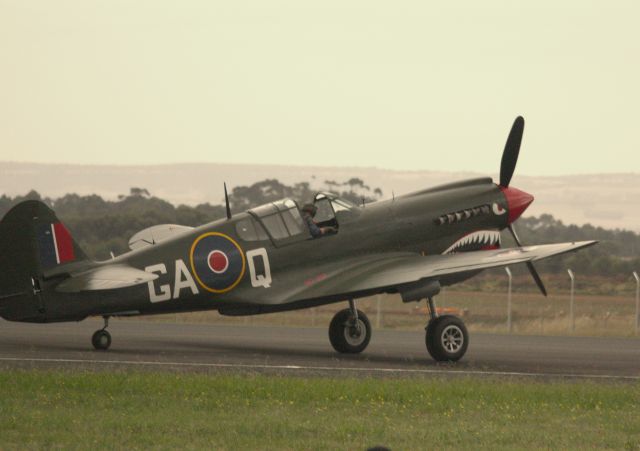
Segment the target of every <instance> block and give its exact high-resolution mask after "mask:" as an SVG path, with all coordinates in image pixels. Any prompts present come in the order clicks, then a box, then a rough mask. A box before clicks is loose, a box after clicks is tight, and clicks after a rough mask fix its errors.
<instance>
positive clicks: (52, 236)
mask: <svg viewBox="0 0 640 451" xmlns="http://www.w3.org/2000/svg"><path fill="white" fill-rule="evenodd" d="M86 260H87V256H86V255H85V253H84V252H83V251H82V249H80V247H79V246H78V244H77V243H76V242H75V240H74V239H73V238H72V237H71V234H70V233H69V231H68V230H67V228H66V227H65V226H64V224H62V222H61V221H60V220H59V219H58V218H57V217H56V215H55V213H54V212H53V210H51V209H50V208H49V207H48V206H47V205H45V204H44V203H42V202H40V201H36V200H28V201H25V202H21V203H19V204H18V205H16V206H14V207H13V208H12V209H11V210H9V212H8V213H7V214H6V215H5V216H4V218H2V220H1V221H0V316H2V317H4V318H6V319H11V320H22V321H44V320H45V318H46V299H45V293H44V291H45V289H46V279H47V278H49V277H52V276H55V275H56V274H64V273H65V272H66V271H67V270H68V269H70V268H71V267H73V266H78V265H79V264H81V263H82V262H84V261H86Z"/></svg>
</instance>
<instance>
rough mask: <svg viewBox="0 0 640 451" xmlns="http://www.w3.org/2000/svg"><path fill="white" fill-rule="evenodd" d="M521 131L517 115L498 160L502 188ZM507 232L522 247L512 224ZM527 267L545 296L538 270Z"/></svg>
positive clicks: (513, 165)
mask: <svg viewBox="0 0 640 451" xmlns="http://www.w3.org/2000/svg"><path fill="white" fill-rule="evenodd" d="M523 132H524V118H523V117H522V116H518V117H517V118H516V120H515V121H513V125H512V126H511V131H510V132H509V137H508V138H507V142H506V144H505V145H504V152H502V161H501V162H500V186H501V187H503V188H508V187H509V183H511V178H512V177H513V173H514V172H515V170H516V163H517V162H518V155H519V154H520V144H521V143H522V134H523ZM509 232H511V236H513V239H514V241H515V242H516V244H517V245H518V246H520V247H522V243H521V242H520V239H519V238H518V235H517V234H516V230H515V229H514V227H513V224H509ZM527 268H528V269H529V272H530V273H531V276H532V277H533V280H534V281H535V283H536V285H537V286H538V288H539V289H540V292H542V294H543V295H545V296H546V295H547V289H546V288H545V287H544V284H543V283H542V279H540V275H539V274H538V271H536V268H535V266H533V263H532V262H527Z"/></svg>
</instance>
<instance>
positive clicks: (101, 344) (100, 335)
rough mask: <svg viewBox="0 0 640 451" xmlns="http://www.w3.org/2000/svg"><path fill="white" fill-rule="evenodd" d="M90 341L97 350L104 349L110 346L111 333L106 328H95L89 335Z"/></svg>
mask: <svg viewBox="0 0 640 451" xmlns="http://www.w3.org/2000/svg"><path fill="white" fill-rule="evenodd" d="M91 343H92V344H93V347H94V348H96V349H97V350H98V351H106V350H107V349H109V346H111V334H110V333H109V332H107V331H106V330H102V329H100V330H96V331H95V332H94V334H93V337H91Z"/></svg>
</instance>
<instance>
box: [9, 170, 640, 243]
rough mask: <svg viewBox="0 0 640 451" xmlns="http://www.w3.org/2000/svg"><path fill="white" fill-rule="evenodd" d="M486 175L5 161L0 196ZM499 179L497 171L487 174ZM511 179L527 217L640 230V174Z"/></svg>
mask: <svg viewBox="0 0 640 451" xmlns="http://www.w3.org/2000/svg"><path fill="white" fill-rule="evenodd" d="M483 175H487V174H477V173H471V172H467V173H464V172H459V173H447V172H431V171H393V170H387V169H379V168H355V167H320V166H317V167H314V166H309V167H300V166H275V165H273V166H270V165H241V164H211V163H202V164H195V163H189V164H176V165H148V166H85V165H69V164H60V165H58V164H32V163H13V162H0V194H7V195H9V196H15V195H19V194H25V193H27V192H28V191H30V190H32V189H34V190H36V191H38V192H39V193H41V194H42V195H44V196H49V197H60V196H62V195H64V194H66V193H78V194H98V195H100V196H102V197H104V198H106V199H116V198H117V197H118V195H121V194H127V193H129V189H130V188H131V187H133V186H136V187H142V188H146V189H147V190H148V191H149V192H151V193H152V194H153V195H155V196H158V197H160V198H162V199H166V200H168V201H170V202H171V203H174V204H187V205H195V204H198V203H203V202H210V203H212V204H218V203H220V202H221V201H222V198H223V194H222V182H223V181H226V182H227V184H228V185H230V186H237V185H250V184H252V183H254V182H256V181H259V180H263V179H265V178H275V179H278V180H280V181H281V182H283V183H285V184H289V185H291V184H294V183H296V182H303V181H307V182H310V183H311V186H312V187H314V188H317V189H326V188H327V185H326V184H325V181H327V180H328V181H337V182H344V181H346V180H348V179H350V178H352V177H359V178H361V179H363V180H364V181H365V182H366V183H367V184H369V185H371V186H372V187H380V188H381V189H382V191H383V198H388V197H391V195H392V193H395V194H396V195H400V194H404V193H408V192H411V191H415V190H419V189H422V188H425V187H429V186H434V185H438V184H442V183H447V182H449V181H453V180H460V179H463V178H469V177H478V176H483ZM488 175H489V176H493V177H494V179H496V178H497V177H496V174H488ZM512 184H513V185H514V186H516V187H518V188H520V189H523V190H525V191H528V192H529V193H531V194H533V195H534V196H535V197H536V201H535V202H534V203H533V204H532V205H531V207H530V208H529V209H528V210H527V215H540V214H542V213H550V214H552V215H553V216H554V217H556V218H558V219H561V220H562V221H564V222H565V223H575V224H579V225H581V224H585V223H591V224H593V225H597V226H602V227H606V228H620V229H629V230H633V231H637V232H640V208H638V207H639V206H640V174H634V173H629V174H589V175H570V176H557V177H535V176H522V175H518V173H517V171H516V175H515V176H514V179H513V181H512Z"/></svg>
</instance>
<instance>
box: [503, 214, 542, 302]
mask: <svg viewBox="0 0 640 451" xmlns="http://www.w3.org/2000/svg"><path fill="white" fill-rule="evenodd" d="M509 232H511V236H513V239H514V241H515V242H516V244H517V245H518V246H520V247H522V243H521V242H520V238H518V234H517V233H516V229H515V228H514V227H513V224H509ZM527 268H528V269H529V272H530V273H531V277H533V280H534V282H535V283H536V285H538V288H539V289H540V292H541V293H542V294H543V295H544V296H546V295H547V289H546V288H545V287H544V283H542V279H541V278H540V275H539V274H538V271H536V267H535V266H533V263H532V262H527Z"/></svg>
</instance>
